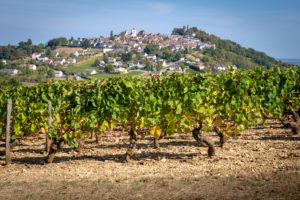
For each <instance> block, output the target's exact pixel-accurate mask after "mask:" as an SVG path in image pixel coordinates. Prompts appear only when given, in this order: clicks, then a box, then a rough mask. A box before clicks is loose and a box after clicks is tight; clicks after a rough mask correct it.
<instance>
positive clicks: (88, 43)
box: [82, 39, 91, 49]
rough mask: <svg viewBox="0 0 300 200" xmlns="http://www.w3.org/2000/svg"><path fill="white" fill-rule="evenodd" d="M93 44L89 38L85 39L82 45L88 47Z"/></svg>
mask: <svg viewBox="0 0 300 200" xmlns="http://www.w3.org/2000/svg"><path fill="white" fill-rule="evenodd" d="M90 46H91V41H90V40H89V39H85V40H84V41H83V43H82V47H83V48H85V49H87V48H89V47H90Z"/></svg>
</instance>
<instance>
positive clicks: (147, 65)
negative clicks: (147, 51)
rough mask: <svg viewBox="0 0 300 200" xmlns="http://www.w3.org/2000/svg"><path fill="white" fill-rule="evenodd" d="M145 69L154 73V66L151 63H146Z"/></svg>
mask: <svg viewBox="0 0 300 200" xmlns="http://www.w3.org/2000/svg"><path fill="white" fill-rule="evenodd" d="M145 68H146V70H147V71H153V66H152V65H151V63H150V62H149V61H147V62H146V67H145Z"/></svg>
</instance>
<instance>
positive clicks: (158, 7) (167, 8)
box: [147, 2, 174, 15]
mask: <svg viewBox="0 0 300 200" xmlns="http://www.w3.org/2000/svg"><path fill="white" fill-rule="evenodd" d="M147 5H148V6H149V7H150V8H151V9H152V10H153V12H154V13H156V14H158V15H164V14H168V13H171V12H173V10H174V6H173V5H172V4H169V3H162V2H151V3H147Z"/></svg>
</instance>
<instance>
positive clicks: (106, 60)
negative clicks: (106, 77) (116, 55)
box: [103, 55, 108, 63]
mask: <svg viewBox="0 0 300 200" xmlns="http://www.w3.org/2000/svg"><path fill="white" fill-rule="evenodd" d="M103 61H104V62H105V63H108V57H107V55H104V57H103Z"/></svg>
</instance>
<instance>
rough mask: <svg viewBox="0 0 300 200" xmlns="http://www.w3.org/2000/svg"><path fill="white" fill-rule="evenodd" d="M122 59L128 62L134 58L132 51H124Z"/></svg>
mask: <svg viewBox="0 0 300 200" xmlns="http://www.w3.org/2000/svg"><path fill="white" fill-rule="evenodd" d="M121 59H122V61H123V62H128V61H130V60H131V59H132V52H129V53H123V54H122V56H121Z"/></svg>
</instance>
